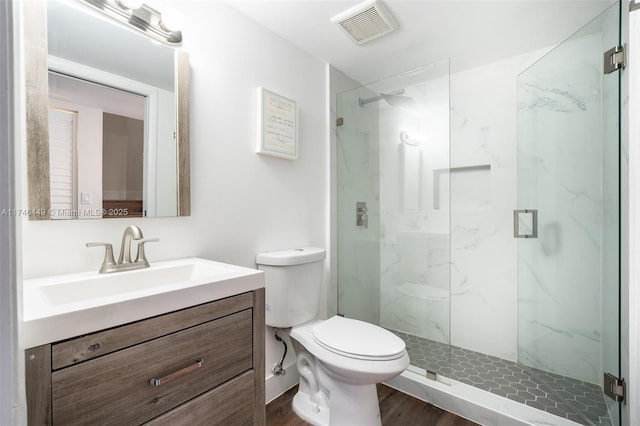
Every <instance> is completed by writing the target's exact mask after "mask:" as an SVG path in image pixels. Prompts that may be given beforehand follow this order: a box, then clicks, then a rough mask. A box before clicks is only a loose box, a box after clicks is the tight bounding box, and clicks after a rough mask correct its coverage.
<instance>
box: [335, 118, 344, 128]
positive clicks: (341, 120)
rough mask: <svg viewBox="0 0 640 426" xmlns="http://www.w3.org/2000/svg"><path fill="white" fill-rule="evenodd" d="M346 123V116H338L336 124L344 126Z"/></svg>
mask: <svg viewBox="0 0 640 426" xmlns="http://www.w3.org/2000/svg"><path fill="white" fill-rule="evenodd" d="M343 124H344V118H342V117H338V118H336V126H342V125H343Z"/></svg>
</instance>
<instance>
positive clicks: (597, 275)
mask: <svg viewBox="0 0 640 426" xmlns="http://www.w3.org/2000/svg"><path fill="white" fill-rule="evenodd" d="M619 7H620V6H619V4H614V5H613V6H611V7H610V8H609V9H607V10H606V11H605V12H604V13H603V14H602V15H600V16H599V17H598V18H596V19H595V20H594V21H592V22H591V23H589V24H588V25H586V26H585V27H583V28H582V29H581V30H580V31H578V32H577V33H576V34H574V35H573V36H572V37H571V38H569V39H568V40H566V41H565V42H563V43H562V44H561V45H559V46H558V47H556V48H555V49H553V50H552V51H551V52H549V53H548V54H547V55H545V56H544V57H543V58H542V59H540V60H539V61H537V62H536V63H535V64H533V65H532V66H531V67H529V68H528V69H527V70H526V71H524V72H523V73H522V74H521V75H520V76H519V77H518V210H516V212H514V236H516V237H519V239H518V329H519V330H518V362H519V363H520V364H521V365H523V366H525V367H527V368H528V369H530V371H531V372H532V374H533V376H534V377H535V378H536V379H537V380H538V381H539V383H540V386H539V388H540V389H541V390H542V391H544V392H547V393H552V394H553V395H554V396H555V397H556V398H557V399H558V398H559V400H560V401H561V402H562V404H564V405H567V406H569V407H571V408H573V411H574V412H575V416H573V417H571V420H574V421H577V422H579V423H582V424H598V425H600V424H602V425H618V424H619V423H620V403H618V402H615V401H614V400H612V399H610V398H608V397H606V396H604V395H603V374H604V373H611V374H612V375H614V376H618V377H620V340H619V316H620V306H619V294H620V267H619V259H620V219H619V217H620V216H619V212H620V207H619V205H620V197H619V190H620V184H619V182H620V170H619V157H620V128H619V116H620V108H619V106H620V100H619V99H620V96H619V93H620V89H619V79H620V76H619V74H620V72H619V71H614V72H613V73H610V74H605V73H604V72H603V56H604V53H605V52H606V51H607V50H609V49H610V48H612V47H614V46H618V45H619V44H620V11H619ZM557 399H556V400H557Z"/></svg>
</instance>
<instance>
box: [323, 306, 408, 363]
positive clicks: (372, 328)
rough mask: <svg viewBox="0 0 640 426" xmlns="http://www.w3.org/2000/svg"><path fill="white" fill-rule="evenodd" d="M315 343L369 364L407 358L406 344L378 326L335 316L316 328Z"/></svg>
mask: <svg viewBox="0 0 640 426" xmlns="http://www.w3.org/2000/svg"><path fill="white" fill-rule="evenodd" d="M313 339H314V341H315V342H316V343H317V344H318V345H319V346H321V347H323V348H324V349H326V350H328V351H330V352H333V353H335V354H338V355H341V356H344V357H348V358H354V359H361V360H368V361H387V360H393V359H398V358H400V357H402V356H403V355H404V354H405V349H406V346H405V343H404V341H403V340H402V339H400V338H399V337H398V336H396V335H395V334H393V333H391V332H390V331H388V330H385V329H384V328H382V327H378V326H377V325H373V324H369V323H367V322H364V321H358V320H354V319H350V318H344V317H340V316H334V317H331V318H329V319H328V320H326V321H322V322H320V323H318V324H316V325H315V326H314V327H313Z"/></svg>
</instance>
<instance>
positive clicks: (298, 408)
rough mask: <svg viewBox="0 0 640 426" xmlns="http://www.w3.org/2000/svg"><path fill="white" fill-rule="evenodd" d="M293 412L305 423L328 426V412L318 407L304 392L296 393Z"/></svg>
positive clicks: (324, 408)
mask: <svg viewBox="0 0 640 426" xmlns="http://www.w3.org/2000/svg"><path fill="white" fill-rule="evenodd" d="M292 405H293V411H294V412H295V413H296V414H297V415H298V417H300V418H301V419H302V420H304V421H305V422H308V423H311V424H312V425H315V426H329V410H328V409H327V408H326V407H318V404H316V403H314V402H311V398H309V395H307V394H306V393H304V392H300V391H298V393H296V395H295V396H294V397H293V404H292Z"/></svg>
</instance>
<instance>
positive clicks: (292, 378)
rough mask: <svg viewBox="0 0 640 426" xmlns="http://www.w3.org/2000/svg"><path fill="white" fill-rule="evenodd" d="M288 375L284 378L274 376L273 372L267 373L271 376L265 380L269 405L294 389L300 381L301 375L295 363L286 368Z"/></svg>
mask: <svg viewBox="0 0 640 426" xmlns="http://www.w3.org/2000/svg"><path fill="white" fill-rule="evenodd" d="M284 370H285V371H286V374H284V375H282V376H274V375H273V374H272V373H271V371H270V370H269V371H267V372H268V373H269V375H268V376H267V377H266V379H265V400H266V401H267V404H268V403H270V402H271V401H273V400H274V399H276V398H277V397H279V396H280V395H282V394H283V393H285V392H286V391H288V390H289V389H291V388H292V387H294V386H295V385H297V384H298V382H299V381H300V375H299V374H298V369H297V368H296V365H295V363H291V364H289V365H287V366H285V367H284Z"/></svg>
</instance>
